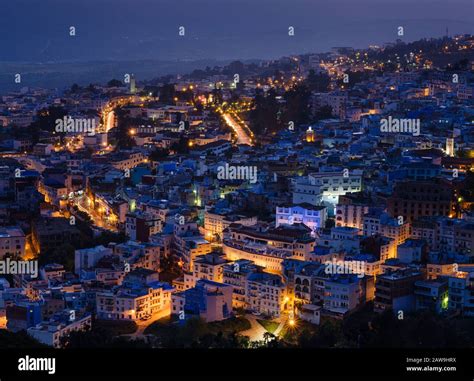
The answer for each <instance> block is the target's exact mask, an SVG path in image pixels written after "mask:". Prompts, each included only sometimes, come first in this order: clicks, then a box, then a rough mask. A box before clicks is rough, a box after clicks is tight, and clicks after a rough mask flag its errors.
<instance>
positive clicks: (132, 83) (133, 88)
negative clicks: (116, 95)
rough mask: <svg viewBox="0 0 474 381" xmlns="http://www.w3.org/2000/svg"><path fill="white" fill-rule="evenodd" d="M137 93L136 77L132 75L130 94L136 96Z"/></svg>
mask: <svg viewBox="0 0 474 381" xmlns="http://www.w3.org/2000/svg"><path fill="white" fill-rule="evenodd" d="M136 92H137V85H136V82H135V75H134V74H132V78H130V94H135V93H136Z"/></svg>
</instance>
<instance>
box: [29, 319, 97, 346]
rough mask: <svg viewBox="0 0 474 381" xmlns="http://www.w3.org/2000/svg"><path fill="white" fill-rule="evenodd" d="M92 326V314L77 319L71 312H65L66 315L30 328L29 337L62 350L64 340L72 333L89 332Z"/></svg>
mask: <svg viewBox="0 0 474 381" xmlns="http://www.w3.org/2000/svg"><path fill="white" fill-rule="evenodd" d="M91 325H92V317H91V314H89V313H87V314H85V315H83V316H82V317H80V318H76V317H74V315H73V314H71V312H70V311H65V313H64V314H61V315H60V316H53V317H52V318H51V319H50V320H49V321H47V322H42V323H40V324H38V325H36V326H34V327H30V328H28V330H27V332H28V335H30V336H32V337H34V338H35V339H36V340H38V341H39V342H40V343H43V344H46V345H49V346H52V347H54V348H60V347H61V346H62V343H61V342H62V339H63V338H65V337H67V336H68V335H69V334H70V333H71V332H73V331H85V330H88V329H90V327H91Z"/></svg>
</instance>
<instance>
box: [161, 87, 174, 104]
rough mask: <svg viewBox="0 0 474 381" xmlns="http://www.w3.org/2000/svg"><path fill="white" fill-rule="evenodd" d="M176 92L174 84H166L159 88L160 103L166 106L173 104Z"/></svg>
mask: <svg viewBox="0 0 474 381" xmlns="http://www.w3.org/2000/svg"><path fill="white" fill-rule="evenodd" d="M175 96H176V90H175V88H174V84H172V83H168V84H165V85H163V86H161V87H160V101H161V102H163V103H166V104H172V103H174V98H175Z"/></svg>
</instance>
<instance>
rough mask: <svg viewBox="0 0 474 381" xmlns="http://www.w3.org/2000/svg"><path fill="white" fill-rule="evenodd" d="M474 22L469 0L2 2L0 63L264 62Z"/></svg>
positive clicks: (469, 29) (471, 28)
mask: <svg viewBox="0 0 474 381" xmlns="http://www.w3.org/2000/svg"><path fill="white" fill-rule="evenodd" d="M473 18H474V0H0V35H1V36H2V37H1V49H0V61H29V62H45V61H77V60H80V61H89V60H135V59H148V58H150V59H160V60H168V59H190V60H195V59H201V58H215V59H233V58H239V59H247V58H270V57H279V56H282V55H286V54H290V53H304V52H315V51H316V52H317V51H325V50H328V49H329V48H331V47H332V46H354V47H365V46H367V45H368V44H373V43H383V42H387V41H394V40H395V39H396V38H397V36H396V27H397V26H399V25H403V26H404V27H405V32H406V36H405V38H404V39H405V40H406V41H411V40H415V39H419V38H421V37H439V36H442V35H443V34H444V33H445V30H446V27H448V28H449V31H450V34H453V33H474V23H473ZM70 25H74V26H76V28H77V36H76V37H74V38H72V37H69V35H68V28H69V26H70ZM180 25H183V26H185V27H186V36H185V37H184V38H180V37H178V33H177V31H178V26H180ZM290 25H291V26H294V27H295V30H296V35H295V36H294V37H288V34H287V30H288V26H290Z"/></svg>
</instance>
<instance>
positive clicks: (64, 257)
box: [39, 243, 76, 271]
mask: <svg viewBox="0 0 474 381" xmlns="http://www.w3.org/2000/svg"><path fill="white" fill-rule="evenodd" d="M75 250H76V249H75V247H74V246H73V245H71V244H70V243H64V244H62V245H61V246H58V247H57V248H55V249H52V250H48V251H45V252H42V253H41V254H40V256H39V264H40V265H41V266H44V265H46V264H49V263H58V264H60V265H63V266H64V269H65V270H66V271H73V270H74V252H75Z"/></svg>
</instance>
